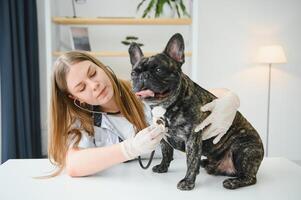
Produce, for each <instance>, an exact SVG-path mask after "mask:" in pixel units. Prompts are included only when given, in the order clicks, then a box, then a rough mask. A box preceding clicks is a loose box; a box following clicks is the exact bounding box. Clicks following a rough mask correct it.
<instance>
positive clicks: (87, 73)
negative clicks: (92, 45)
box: [66, 60, 114, 106]
mask: <svg viewBox="0 0 301 200" xmlns="http://www.w3.org/2000/svg"><path fill="white" fill-rule="evenodd" d="M66 82H67V87H68V90H69V92H70V93H71V95H72V96H73V98H76V99H78V100H80V101H81V102H85V103H88V104H90V105H100V106H101V105H105V104H107V103H109V102H110V101H111V100H113V98H112V97H113V95H114V91H113V87H112V84H111V82H110V79H109V77H108V76H107V75H106V73H105V72H104V71H103V70H102V69H101V68H100V67H98V66H97V65H96V64H94V63H93V62H91V61H89V60H86V61H81V62H79V63H76V64H73V65H72V66H70V70H69V72H68V73H67V75H66Z"/></svg>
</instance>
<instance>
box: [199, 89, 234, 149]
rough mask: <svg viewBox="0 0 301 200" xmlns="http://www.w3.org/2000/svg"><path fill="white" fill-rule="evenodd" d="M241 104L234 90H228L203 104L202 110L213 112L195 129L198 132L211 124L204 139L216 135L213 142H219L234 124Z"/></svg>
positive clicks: (204, 133)
mask: <svg viewBox="0 0 301 200" xmlns="http://www.w3.org/2000/svg"><path fill="white" fill-rule="evenodd" d="M239 105H240V101H239V98H238V96H237V95H236V94H234V93H233V92H227V94H226V95H224V96H223V97H220V98H218V99H215V100H213V101H212V102H210V103H208V104H206V105H204V106H202V107H201V111H203V112H206V111H210V112H211V114H210V115H209V116H208V117H207V118H206V119H205V120H204V121H203V122H202V123H201V124H199V125H198V126H197V127H196V128H195V130H194V131H195V132H198V131H200V130H202V129H204V128H205V127H207V126H208V125H210V126H209V127H208V128H205V129H204V132H203V136H202V139H203V140H207V139H209V138H212V137H215V136H216V138H214V140H213V144H216V143H218V142H219V141H220V139H221V138H222V137H223V136H224V135H225V134H226V132H227V131H228V129H229V128H230V126H231V125H232V122H233V120H234V118H235V115H236V112H237V109H238V108H239Z"/></svg>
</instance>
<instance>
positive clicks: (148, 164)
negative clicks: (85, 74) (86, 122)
mask: <svg viewBox="0 0 301 200" xmlns="http://www.w3.org/2000/svg"><path fill="white" fill-rule="evenodd" d="M73 103H74V105H75V106H76V107H78V108H80V109H82V110H84V111H86V112H89V113H92V115H93V117H94V114H102V115H108V114H110V115H117V114H120V111H118V112H114V113H111V112H101V111H96V110H94V109H93V108H94V106H92V110H89V109H87V108H84V107H81V106H80V105H78V104H77V103H76V99H74V101H73ZM162 123H163V121H162ZM154 155H155V150H154V151H152V152H151V154H150V157H149V160H148V163H147V164H146V165H145V166H144V165H143V163H142V159H141V156H138V162H139V165H140V167H141V168H142V169H148V168H149V166H150V165H151V163H152V160H153V158H154Z"/></svg>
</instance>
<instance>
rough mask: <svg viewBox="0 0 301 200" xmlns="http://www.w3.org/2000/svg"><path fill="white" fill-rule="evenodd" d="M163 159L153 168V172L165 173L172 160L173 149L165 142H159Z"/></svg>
mask: <svg viewBox="0 0 301 200" xmlns="http://www.w3.org/2000/svg"><path fill="white" fill-rule="evenodd" d="M161 149H162V156H163V159H162V161H161V163H160V164H159V165H156V166H154V167H153V169H152V170H153V172H157V173H165V172H167V171H168V167H169V164H170V162H171V161H172V160H173V148H172V147H171V146H170V145H169V144H168V143H167V142H166V141H165V140H162V141H161Z"/></svg>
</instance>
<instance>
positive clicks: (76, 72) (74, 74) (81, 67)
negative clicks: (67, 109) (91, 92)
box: [66, 60, 94, 91]
mask: <svg viewBox="0 0 301 200" xmlns="http://www.w3.org/2000/svg"><path fill="white" fill-rule="evenodd" d="M93 64H94V63H92V62H91V61H89V60H85V61H81V62H78V63H75V64H72V65H71V66H70V68H69V71H68V73H67V74H66V82H67V86H68V88H69V90H71V91H72V90H74V87H75V86H76V85H77V84H78V83H80V82H81V81H82V79H83V78H84V77H85V76H86V75H87V71H88V69H89V67H91V66H93Z"/></svg>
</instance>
